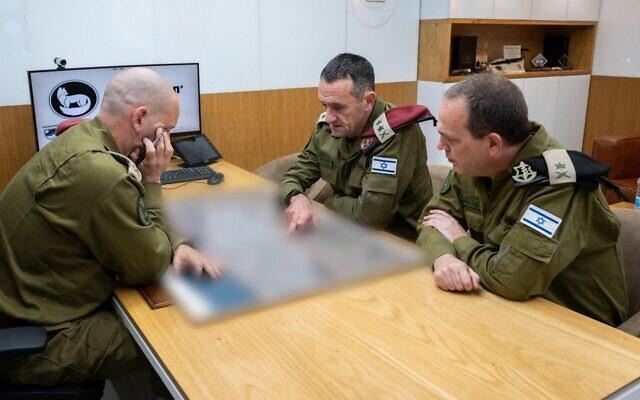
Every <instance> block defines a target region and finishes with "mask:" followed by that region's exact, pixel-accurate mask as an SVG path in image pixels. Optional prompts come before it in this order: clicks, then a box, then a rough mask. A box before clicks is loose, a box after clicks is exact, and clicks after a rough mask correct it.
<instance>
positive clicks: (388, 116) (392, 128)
mask: <svg viewBox="0 0 640 400" xmlns="http://www.w3.org/2000/svg"><path fill="white" fill-rule="evenodd" d="M428 120H433V125H434V126H435V124H436V122H437V121H436V119H435V118H434V116H433V115H431V112H430V111H429V109H428V108H427V107H425V106H421V105H417V104H416V105H409V106H400V107H394V108H392V109H390V110H387V111H385V112H383V113H382V114H380V115H379V116H378V118H376V119H375V120H374V121H373V125H372V126H371V128H369V129H367V130H366V131H364V132H362V134H361V135H360V136H361V137H362V138H363V140H362V142H361V144H360V149H361V150H362V151H363V152H365V153H369V152H371V151H373V149H374V148H375V147H376V146H377V145H378V144H380V143H385V142H386V141H388V140H389V139H391V138H392V137H393V136H395V135H396V132H397V131H399V130H400V129H402V128H405V127H407V126H409V125H413V124H417V123H418V122H423V121H428Z"/></svg>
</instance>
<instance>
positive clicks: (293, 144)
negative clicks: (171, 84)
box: [0, 82, 418, 190]
mask: <svg viewBox="0 0 640 400" xmlns="http://www.w3.org/2000/svg"><path fill="white" fill-rule="evenodd" d="M376 89H377V93H378V96H379V97H380V98H381V99H384V100H385V101H389V102H392V103H394V104H396V105H403V104H413V103H415V102H416V98H417V90H418V88H417V82H393V83H381V84H378V85H376ZM200 100H201V107H202V110H201V111H202V131H203V132H204V133H205V134H206V135H207V136H208V137H209V138H210V139H211V141H212V142H213V143H214V144H215V145H216V147H217V148H218V149H219V150H220V152H222V155H223V156H224V159H225V160H226V161H229V162H230V163H233V164H235V165H237V166H239V167H241V168H244V169H247V170H249V171H253V170H254V169H255V168H257V167H259V166H261V165H263V164H265V163H266V162H268V161H270V160H272V159H274V158H277V157H280V156H283V155H286V154H289V153H294V152H298V151H300V150H301V149H302V147H303V146H304V145H305V144H306V142H307V140H308V139H309V135H310V134H311V132H312V130H313V127H314V124H315V121H316V120H317V118H318V115H320V113H321V112H322V106H321V105H320V102H318V98H317V88H315V87H314V88H300V89H280V90H266V91H253V92H232V93H210V94H203V95H202V96H201V97H200ZM0 138H1V139H0V140H1V142H0V143H1V144H2V145H1V146H0V168H1V169H0V190H2V189H4V187H5V186H6V184H7V183H8V182H9V180H11V178H12V177H13V175H14V174H15V173H16V172H17V171H18V169H20V167H22V166H23V165H24V163H25V162H27V160H29V158H31V157H32V156H33V155H34V154H35V135H34V133H33V122H32V117H31V106H30V105H19V106H7V107H0Z"/></svg>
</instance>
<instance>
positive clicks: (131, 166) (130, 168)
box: [109, 151, 142, 182]
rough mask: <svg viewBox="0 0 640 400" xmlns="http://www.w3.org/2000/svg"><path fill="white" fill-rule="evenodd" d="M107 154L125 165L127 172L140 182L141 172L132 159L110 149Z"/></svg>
mask: <svg viewBox="0 0 640 400" xmlns="http://www.w3.org/2000/svg"><path fill="white" fill-rule="evenodd" d="M109 154H111V156H112V157H113V158H115V159H116V160H117V161H118V162H119V163H120V164H122V165H124V166H126V167H127V173H129V174H130V175H132V176H133V177H134V178H135V179H136V180H137V181H138V182H142V173H141V172H140V170H139V169H138V166H137V165H136V163H134V162H133V160H132V159H130V158H129V157H127V156H125V155H122V154H120V153H116V152H115V151H110V152H109Z"/></svg>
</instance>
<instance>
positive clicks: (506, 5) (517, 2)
mask: <svg viewBox="0 0 640 400" xmlns="http://www.w3.org/2000/svg"><path fill="white" fill-rule="evenodd" d="M493 18H495V19H530V18H531V0H493Z"/></svg>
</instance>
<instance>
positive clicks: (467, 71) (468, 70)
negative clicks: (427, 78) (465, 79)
mask: <svg viewBox="0 0 640 400" xmlns="http://www.w3.org/2000/svg"><path fill="white" fill-rule="evenodd" d="M469 74H471V68H459V69H452V70H451V75H452V76H458V75H469Z"/></svg>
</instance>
